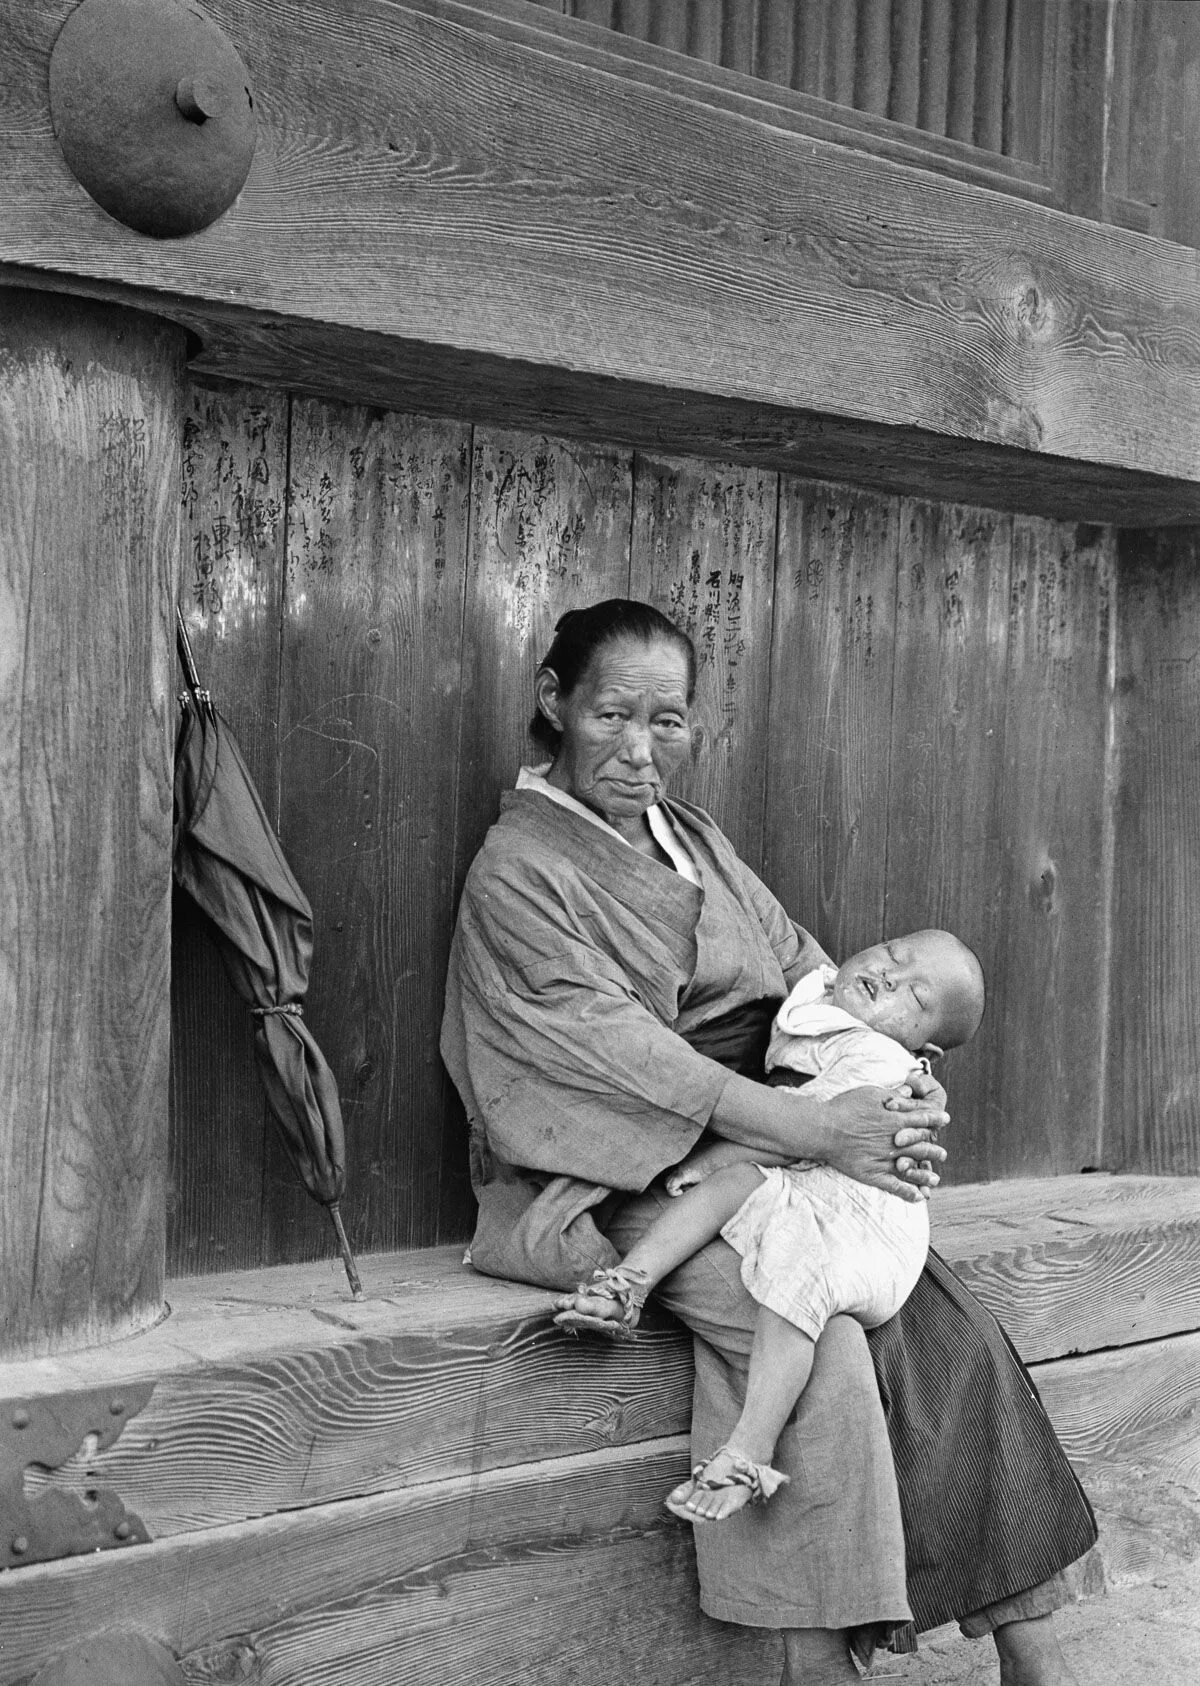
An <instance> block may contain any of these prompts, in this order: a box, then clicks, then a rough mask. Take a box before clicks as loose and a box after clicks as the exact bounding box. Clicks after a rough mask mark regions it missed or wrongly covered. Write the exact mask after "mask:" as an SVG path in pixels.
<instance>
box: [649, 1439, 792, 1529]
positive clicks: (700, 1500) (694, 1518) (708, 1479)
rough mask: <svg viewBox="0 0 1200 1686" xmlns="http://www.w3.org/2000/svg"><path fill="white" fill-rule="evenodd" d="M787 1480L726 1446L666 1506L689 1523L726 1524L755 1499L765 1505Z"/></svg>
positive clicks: (675, 1491)
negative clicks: (725, 1522)
mask: <svg viewBox="0 0 1200 1686" xmlns="http://www.w3.org/2000/svg"><path fill="white" fill-rule="evenodd" d="M787 1479H788V1478H787V1476H786V1475H780V1473H779V1471H778V1470H777V1469H772V1468H771V1466H770V1464H756V1463H755V1462H754V1461H753V1460H752V1459H750V1458H747V1457H745V1456H744V1455H743V1454H742V1453H741V1452H739V1451H737V1449H736V1448H735V1447H733V1446H722V1447H721V1449H720V1451H718V1452H714V1453H713V1455H712V1457H711V1458H709V1460H708V1462H707V1463H705V1464H697V1465H696V1467H695V1469H694V1470H693V1471H692V1473H691V1476H690V1478H689V1479H688V1480H687V1481H683V1482H681V1483H680V1484H679V1486H678V1487H675V1488H673V1489H672V1490H671V1492H669V1493H668V1494H667V1498H666V1506H667V1509H668V1510H669V1511H670V1512H671V1513H672V1515H674V1516H681V1517H682V1518H683V1520H684V1521H685V1522H723V1521H724V1520H725V1518H726V1517H727V1516H733V1515H734V1513H735V1512H736V1511H739V1510H741V1509H742V1508H743V1506H745V1505H748V1504H749V1503H750V1501H751V1500H752V1499H754V1500H757V1501H758V1502H759V1503H763V1502H765V1501H766V1500H767V1499H769V1498H770V1497H771V1494H772V1493H774V1492H776V1491H777V1490H778V1489H779V1488H780V1487H782V1486H783V1484H784V1482H785V1481H786V1480H787Z"/></svg>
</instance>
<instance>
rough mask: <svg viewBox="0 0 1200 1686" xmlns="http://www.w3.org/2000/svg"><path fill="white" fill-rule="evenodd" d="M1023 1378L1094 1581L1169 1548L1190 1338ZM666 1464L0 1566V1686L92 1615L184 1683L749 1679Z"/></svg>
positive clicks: (751, 1684)
mask: <svg viewBox="0 0 1200 1686" xmlns="http://www.w3.org/2000/svg"><path fill="white" fill-rule="evenodd" d="M1035 1376H1036V1379H1037V1382H1038V1385H1039V1387H1040V1389H1041V1392H1042V1395H1043V1398H1044V1399H1045V1401H1046V1404H1047V1407H1048V1409H1049V1411H1050V1414H1051V1417H1052V1419H1053V1420H1054V1423H1055V1426H1056V1428H1057V1429H1058V1431H1059V1434H1060V1435H1061V1437H1062V1438H1063V1441H1064V1444H1065V1446H1066V1448H1067V1450H1068V1452H1069V1454H1070V1455H1071V1456H1072V1458H1073V1459H1075V1460H1076V1462H1077V1463H1079V1464H1080V1465H1081V1466H1082V1467H1083V1468H1084V1469H1085V1471H1086V1473H1087V1476H1088V1479H1089V1481H1090V1482H1092V1483H1094V1484H1095V1486H1096V1489H1097V1492H1098V1494H1099V1495H1100V1497H1101V1499H1102V1504H1101V1520H1102V1522H1103V1523H1104V1525H1105V1532H1104V1535H1103V1537H1102V1546H1101V1551H1102V1555H1103V1558H1104V1564H1105V1568H1106V1570H1107V1571H1108V1572H1109V1573H1113V1574H1114V1578H1116V1579H1119V1580H1120V1579H1132V1578H1145V1577H1146V1576H1148V1575H1150V1574H1153V1573H1155V1572H1156V1571H1157V1570H1158V1569H1159V1567H1160V1565H1161V1563H1162V1562H1163V1561H1164V1560H1169V1558H1170V1557H1171V1556H1176V1557H1179V1556H1185V1557H1186V1556H1190V1554H1191V1551H1192V1549H1193V1546H1194V1531H1195V1516H1196V1495H1197V1493H1198V1492H1200V1483H1198V1474H1200V1464H1198V1461H1197V1456H1196V1449H1195V1445H1194V1437H1192V1436H1186V1437H1185V1435H1184V1434H1183V1433H1181V1430H1186V1427H1187V1423H1188V1421H1189V1419H1190V1415H1191V1409H1192V1401H1193V1400H1194V1398H1195V1392H1196V1388H1197V1385H1198V1384H1200V1336H1196V1335H1191V1336H1184V1337H1182V1338H1178V1339H1175V1340H1170V1341H1163V1342H1157V1343H1151V1344H1149V1345H1146V1346H1139V1347H1136V1348H1133V1349H1130V1350H1129V1351H1127V1352H1123V1353H1120V1352H1119V1353H1099V1354H1095V1355H1093V1356H1091V1357H1089V1358H1082V1359H1069V1360H1060V1361H1057V1362H1055V1363H1052V1364H1047V1365H1042V1366H1038V1367H1037V1369H1036V1370H1035ZM687 1460H688V1450H687V1442H686V1440H685V1439H684V1438H683V1437H682V1436H677V1437H672V1438H666V1439H657V1440H651V1441H649V1442H646V1443H644V1444H642V1445H639V1446H636V1447H633V1448H610V1449H607V1450H601V1451H596V1452H591V1453H587V1454H584V1455H581V1456H576V1457H565V1458H550V1459H541V1460H538V1461H534V1462H529V1463H525V1464H522V1465H520V1466H519V1467H516V1468H512V1469H507V1470H492V1471H485V1472H482V1473H472V1474H466V1475H463V1476H461V1477H459V1478H457V1479H454V1480H448V1481H440V1482H433V1483H426V1484H423V1485H421V1486H418V1487H416V1488H414V1489H411V1490H409V1491H402V1492H391V1493H381V1494H376V1495H368V1496H357V1497H348V1498H347V1499H346V1500H345V1501H344V1502H341V1503H335V1504H328V1503H326V1504H320V1503H314V1504H312V1505H310V1506H309V1507H307V1508H303V1509H295V1510H290V1511H289V1512H287V1513H286V1514H282V1515H277V1516H273V1517H269V1518H258V1519H252V1520H247V1521H242V1522H238V1523H234V1524H232V1525H229V1526H225V1527H216V1528H212V1529H210V1530H209V1531H208V1532H207V1533H205V1534H204V1535H203V1536H202V1537H197V1536H195V1535H190V1536H188V1537H186V1538H176V1539H165V1540H159V1541H156V1542H153V1543H151V1544H148V1545H142V1546H137V1547H134V1548H132V1549H130V1550H128V1551H126V1552H122V1553H107V1554H100V1555H95V1556H90V1557H86V1558H80V1559H77V1560H75V1561H72V1562H59V1563H47V1564H35V1565H32V1566H30V1567H29V1568H23V1569H18V1570H15V1571H12V1572H10V1573H8V1574H6V1575H4V1576H0V1631H3V1633H4V1645H3V1647H2V1648H0V1686H18V1683H20V1682H23V1681H25V1680H27V1679H28V1678H29V1676H30V1674H31V1673H32V1672H33V1670H34V1669H35V1668H36V1667H37V1666H38V1665H39V1664H40V1663H41V1662H43V1661H44V1660H45V1659H46V1658H47V1657H48V1656H49V1655H51V1654H53V1653H54V1652H55V1651H57V1650H59V1649H61V1648H63V1647H66V1646H70V1645H72V1644H76V1643H78V1642H80V1641H81V1640H83V1639H85V1638H87V1637H88V1636H89V1635H90V1634H92V1633H94V1632H96V1631H97V1630H98V1629H100V1628H103V1627H105V1626H107V1625H110V1623H111V1620H112V1613H113V1612H114V1611H119V1612H120V1621H121V1626H122V1628H123V1629H124V1630H126V1631H133V1632H138V1633H142V1634H145V1635H146V1636H148V1637H151V1638H154V1639H156V1640H158V1641H161V1642H162V1643H164V1644H166V1645H167V1646H168V1647H169V1648H170V1649H171V1650H172V1651H173V1652H175V1653H176V1655H178V1656H181V1657H182V1658H183V1659H184V1662H185V1665H186V1672H187V1674H188V1677H189V1679H191V1680H197V1681H206V1680H209V1681H214V1682H217V1681H228V1680H236V1679H246V1678H260V1677H261V1678H264V1679H271V1680H280V1681H292V1680H304V1681H306V1682H311V1683H313V1686H321V1683H324V1682H327V1681H328V1682H333V1681H336V1682H338V1686H379V1683H380V1682H381V1681H387V1682H388V1683H389V1686H392V1683H409V1686H417V1683H418V1682H424V1681H431V1680H447V1679H481V1680H485V1681H495V1682H499V1681H506V1680H511V1679H515V1678H518V1677H519V1678H521V1679H522V1680H525V1679H528V1680H531V1681H534V1682H539V1683H543V1686H559V1682H561V1681H563V1680H571V1681H574V1682H578V1683H579V1686H607V1683H608V1682H610V1681H612V1680H614V1679H617V1680H627V1681H630V1682H633V1681H649V1680H652V1681H653V1682H654V1686H686V1683H690V1682H692V1681H694V1680H696V1679H699V1678H706V1679H720V1680H722V1681H729V1682H730V1683H731V1686H757V1682H759V1681H761V1680H763V1679H768V1678H773V1676H772V1675H771V1673H770V1671H769V1667H768V1664H769V1663H771V1662H772V1661H773V1650H772V1647H773V1644H774V1643H775V1641H774V1640H772V1639H771V1638H769V1637H768V1636H767V1635H766V1634H765V1633H763V1632H756V1631H755V1630H747V1629H739V1628H736V1627H733V1626H730V1625H727V1624H723V1623H721V1624H718V1623H711V1622H709V1621H708V1620H707V1619H705V1618H703V1617H701V1616H699V1615H698V1614H697V1612H696V1608H695V1596H696V1589H695V1571H694V1564H693V1558H692V1548H691V1542H690V1538H689V1531H688V1530H687V1528H686V1527H684V1526H682V1525H680V1524H677V1523H676V1522H674V1520H673V1519H671V1518H670V1517H668V1516H666V1515H664V1512H663V1510H662V1498H663V1495H664V1494H665V1492H666V1491H667V1490H668V1489H669V1488H670V1486H671V1485H672V1484H673V1483H674V1482H675V1481H676V1480H678V1479H679V1477H680V1476H681V1475H682V1474H683V1473H684V1472H685V1471H686V1468H687ZM1147 1472H1149V1474H1150V1475H1151V1477H1152V1480H1153V1483H1154V1493H1155V1496H1156V1497H1158V1496H1165V1497H1166V1498H1167V1500H1168V1501H1169V1502H1168V1503H1167V1507H1166V1509H1165V1510H1164V1511H1163V1512H1162V1513H1161V1514H1158V1515H1155V1516H1148V1515H1146V1514H1145V1513H1144V1508H1139V1491H1142V1492H1144V1478H1145V1475H1146V1473H1147ZM649 1584H653V1587H654V1592H655V1596H654V1598H653V1599H647V1597H646V1593H645V1589H646V1586H647V1585H649ZM648 1656H652V1657H653V1670H652V1672H649V1671H647V1669H646V1658H647V1657H648ZM775 1667H776V1669H777V1667H778V1664H777V1661H775ZM756 1671H757V1672H756Z"/></svg>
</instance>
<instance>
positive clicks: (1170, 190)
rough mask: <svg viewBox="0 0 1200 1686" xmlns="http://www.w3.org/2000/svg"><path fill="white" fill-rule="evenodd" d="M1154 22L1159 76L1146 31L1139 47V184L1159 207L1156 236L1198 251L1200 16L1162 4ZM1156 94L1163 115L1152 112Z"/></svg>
mask: <svg viewBox="0 0 1200 1686" xmlns="http://www.w3.org/2000/svg"><path fill="white" fill-rule="evenodd" d="M1139 21H1140V20H1139ZM1153 21H1154V23H1156V24H1157V26H1158V31H1159V51H1160V54H1161V57H1160V58H1159V59H1158V63H1157V70H1155V68H1154V64H1155V61H1154V57H1153V55H1152V52H1151V50H1150V41H1149V40H1148V39H1147V36H1148V35H1149V33H1150V32H1149V29H1146V28H1145V26H1143V28H1144V33H1141V34H1140V35H1139V41H1138V47H1139V53H1138V59H1137V65H1138V70H1137V80H1136V83H1135V87H1136V90H1137V93H1138V96H1139V98H1138V105H1137V107H1136V108H1135V112H1134V159H1135V160H1136V166H1137V167H1136V177H1135V179H1136V181H1137V183H1138V188H1139V193H1140V194H1141V195H1142V196H1144V197H1145V198H1147V199H1155V198H1157V199H1158V200H1159V201H1160V211H1159V216H1158V218H1157V220H1156V224H1155V227H1156V231H1157V232H1161V233H1162V234H1163V236H1164V237H1165V238H1166V239H1168V240H1178V241H1179V242H1180V243H1181V244H1183V245H1186V246H1200V171H1198V170H1196V169H1195V168H1194V161H1195V159H1196V157H1197V155H1198V154H1200V11H1197V9H1196V7H1194V6H1175V5H1166V4H1161V5H1158V6H1156V7H1155V8H1154V19H1153ZM1147 76H1149V77H1150V82H1149V84H1147V80H1146V78H1147ZM1156 91H1157V92H1158V95H1159V100H1160V101H1161V104H1162V106H1163V110H1162V112H1161V114H1157V113H1155V112H1154V110H1153V107H1154V104H1155V103H1156V101H1155V93H1156ZM1147 106H1149V108H1150V109H1149V111H1147V110H1146V107H1147ZM1156 166H1157V167H1156Z"/></svg>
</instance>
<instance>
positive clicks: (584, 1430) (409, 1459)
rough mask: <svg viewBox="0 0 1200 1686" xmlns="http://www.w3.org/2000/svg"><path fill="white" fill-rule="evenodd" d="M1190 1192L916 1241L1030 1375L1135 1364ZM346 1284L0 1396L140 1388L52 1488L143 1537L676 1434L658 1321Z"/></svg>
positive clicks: (402, 1268)
mask: <svg viewBox="0 0 1200 1686" xmlns="http://www.w3.org/2000/svg"><path fill="white" fill-rule="evenodd" d="M1198 1190H1200V1183H1198V1182H1197V1180H1196V1179H1184V1180H1175V1179H1165V1180H1164V1179H1153V1178H1125V1177H1121V1178H1116V1177H1112V1178H1110V1177H1096V1176H1092V1177H1068V1178H1058V1179H1046V1180H1043V1181H1040V1182H1038V1181H1031V1182H1013V1183H1002V1184H989V1185H982V1186H978V1187H974V1188H962V1189H945V1190H942V1191H940V1192H939V1194H938V1196H937V1199H936V1201H935V1203H934V1211H933V1219H934V1243H935V1245H936V1246H937V1247H938V1249H939V1250H940V1251H941V1252H942V1253H943V1255H944V1256H945V1257H946V1258H948V1259H949V1260H950V1262H951V1263H952V1264H953V1265H954V1266H955V1268H956V1269H959V1270H960V1271H961V1273H962V1275H963V1278H964V1280H965V1281H966V1282H967V1283H968V1285H969V1286H971V1287H972V1288H973V1289H974V1290H975V1291H976V1292H978V1293H979V1295H980V1297H981V1298H982V1299H983V1301H984V1303H985V1304H987V1305H988V1306H989V1307H990V1308H991V1309H992V1310H993V1311H995V1312H996V1313H997V1315H999V1316H1000V1317H1001V1319H1002V1320H1003V1321H1004V1322H1005V1323H1006V1325H1007V1326H1008V1327H1009V1328H1010V1329H1011V1332H1012V1333H1013V1335H1014V1338H1015V1340H1016V1342H1017V1345H1018V1347H1019V1349H1020V1350H1021V1352H1022V1353H1023V1355H1024V1356H1025V1357H1026V1359H1027V1360H1029V1361H1031V1362H1037V1363H1039V1364H1042V1363H1044V1361H1045V1360H1047V1359H1059V1358H1061V1357H1062V1356H1063V1355H1064V1354H1067V1353H1071V1352H1076V1351H1081V1350H1094V1349H1095V1348H1097V1347H1101V1346H1104V1345H1106V1344H1109V1343H1122V1342H1127V1341H1131V1340H1132V1341H1139V1342H1141V1343H1143V1344H1142V1345H1141V1346H1139V1347H1138V1348H1137V1350H1138V1351H1139V1352H1143V1351H1146V1350H1148V1346H1147V1343H1148V1342H1149V1341H1150V1340H1151V1339H1153V1338H1155V1337H1157V1336H1161V1335H1178V1334H1179V1333H1180V1332H1181V1331H1191V1330H1194V1329H1196V1328H1197V1327H1200V1290H1197V1288H1196V1282H1197V1279H1198V1277H1197V1270H1196V1264H1197V1257H1198V1255H1200V1219H1198V1218H1197V1217H1196V1215H1195V1214H1196V1211H1197V1209H1198V1202H1200V1195H1198ZM364 1278H365V1286H366V1290H367V1297H366V1298H365V1299H364V1300H363V1301H362V1302H361V1303H359V1304H354V1303H351V1302H350V1301H349V1300H348V1298H347V1296H346V1292H345V1287H344V1283H342V1284H339V1281H338V1277H337V1275H336V1274H335V1267H334V1266H333V1265H330V1264H326V1265H306V1266H299V1265H293V1266H280V1267H276V1268H274V1269H271V1270H266V1271H260V1272H240V1273H237V1272H235V1273H230V1274H227V1275H224V1276H210V1277H203V1278H192V1279H187V1280H181V1281H177V1282H173V1283H171V1284H170V1285H169V1290H168V1294H169V1299H170V1301H171V1305H172V1315H171V1317H170V1318H169V1319H168V1320H167V1321H166V1322H164V1323H162V1324H161V1325H159V1326H158V1327H157V1328H156V1329H154V1330H152V1331H150V1332H149V1333H148V1334H146V1335H145V1336H143V1337H142V1338H141V1339H140V1340H139V1341H137V1342H135V1343H130V1342H126V1343H118V1344H117V1345H114V1346H111V1347H109V1348H107V1349H106V1350H104V1351H102V1352H98V1353H91V1354H87V1355H79V1356H76V1357H72V1356H65V1357H62V1358H57V1359H54V1360H43V1361H40V1362H37V1363H32V1362H31V1363H26V1364H17V1363H13V1364H9V1365H6V1366H5V1367H4V1368H3V1370H0V1399H3V1401H4V1406H5V1408H6V1409H7V1410H9V1411H11V1410H12V1409H13V1408H14V1407H15V1406H17V1405H20V1404H26V1405H28V1403H29V1402H31V1401H34V1400H38V1399H42V1400H44V1399H46V1398H47V1397H48V1396H53V1395H55V1394H61V1393H71V1392H77V1391H87V1390H90V1389H95V1388H97V1387H100V1388H104V1387H112V1388H114V1389H119V1388H121V1387H125V1388H128V1387H130V1386H131V1385H132V1384H133V1383H134V1382H138V1383H140V1384H142V1383H147V1382H149V1383H153V1393H152V1394H151V1396H150V1398H149V1402H148V1403H147V1404H146V1406H145V1408H144V1409H143V1410H142V1411H141V1412H140V1413H139V1414H138V1415H136V1416H134V1417H132V1418H131V1420H130V1421H129V1422H128V1423H127V1425H126V1427H125V1428H124V1430H123V1431H122V1433H121V1434H120V1436H119V1437H118V1438H117V1439H116V1440H115V1442H114V1443H113V1444H112V1445H111V1446H109V1447H107V1448H106V1449H105V1450H103V1451H95V1450H92V1451H89V1450H88V1449H87V1448H85V1449H83V1451H82V1452H81V1453H80V1455H79V1456H78V1457H77V1458H76V1459H74V1460H72V1462H71V1463H70V1464H69V1466H67V1467H65V1468H63V1469H62V1470H59V1471H57V1472H56V1473H55V1475H54V1477H53V1480H54V1483H55V1485H56V1486H57V1487H59V1488H60V1489H62V1490H64V1491H67V1492H74V1493H77V1494H80V1495H82V1494H84V1493H86V1491H87V1490H88V1489H89V1487H91V1486H102V1487H104V1488H106V1489H111V1490H112V1491H113V1492H115V1493H116V1494H117V1495H119V1497H120V1499H121V1501H122V1502H123V1503H124V1504H125V1506H126V1507H127V1508H128V1509H130V1510H132V1511H134V1512H135V1513H136V1514H137V1515H139V1516H140V1517H141V1518H142V1519H143V1521H144V1522H145V1524H146V1526H147V1528H148V1529H149V1531H150V1533H151V1534H152V1535H153V1536H154V1537H156V1538H158V1539H165V1538H167V1537H169V1536H176V1535H189V1536H193V1537H194V1536H196V1535H201V1534H206V1533H208V1532H209V1531H211V1530H216V1531H217V1532H218V1533H220V1532H221V1531H222V1530H224V1529H226V1528H227V1527H228V1526H230V1525H234V1524H237V1523H239V1522H240V1521H242V1520H243V1519H245V1518H246V1517H251V1516H262V1517H266V1516H273V1515H276V1514H279V1513H283V1512H288V1511H296V1510H302V1509H304V1508H306V1507H311V1506H330V1505H340V1504H342V1503H343V1502H346V1501H350V1500H353V1499H354V1498H355V1497H356V1496H357V1495H362V1494H369V1493H388V1492H393V1491H399V1490H402V1489H403V1490H410V1489H411V1490H413V1491H416V1492H419V1491H431V1490H433V1489H434V1488H435V1487H437V1486H439V1485H440V1484H444V1483H446V1482H448V1481H453V1480H457V1479H459V1478H460V1477H461V1478H471V1477H481V1476H482V1474H483V1472H485V1471H488V1470H496V1469H501V1468H508V1467H512V1466H515V1465H519V1464H524V1463H528V1462H530V1461H532V1460H536V1459H540V1458H570V1457H574V1456H578V1455H583V1454H590V1453H594V1452H603V1451H605V1450H606V1449H612V1448H620V1447H626V1448H629V1447H636V1446H640V1445H642V1444H643V1443H645V1442H647V1441H653V1440H656V1439H659V1438H661V1437H664V1436H668V1437H669V1436H674V1435H679V1434H682V1433H683V1432H684V1431H685V1430H686V1426H687V1422H688V1417H689V1413H690V1393H691V1351H690V1345H689V1343H688V1341H687V1339H686V1338H685V1337H684V1336H683V1334H682V1333H681V1332H680V1331H679V1330H677V1329H676V1328H674V1327H669V1326H668V1325H667V1324H666V1322H665V1320H662V1319H660V1318H659V1317H658V1316H657V1314H654V1313H653V1312H652V1313H651V1317H650V1321H649V1324H648V1325H647V1333H646V1334H645V1336H644V1337H643V1338H640V1339H639V1340H638V1341H637V1342H636V1343H634V1344H633V1345H631V1346H630V1347H628V1348H624V1347H614V1346H610V1345H608V1344H607V1343H599V1342H590V1341H572V1340H569V1339H567V1338H565V1337H563V1336H562V1335H561V1334H560V1333H559V1332H558V1331H557V1330H554V1329H553V1328H552V1327H551V1325H550V1323H549V1295H547V1294H546V1293H545V1292H544V1291H542V1290H538V1289H534V1288H527V1287H522V1286H519V1285H517V1284H513V1283H506V1282H498V1281H493V1280H489V1279H487V1278H483V1277H478V1276H474V1275H472V1274H471V1273H470V1272H469V1271H468V1270H466V1269H464V1268H463V1266H462V1265H461V1262H460V1257H459V1253H458V1251H457V1250H456V1249H453V1248H443V1249H433V1250H424V1251H420V1252H416V1253H408V1254H394V1255H390V1256H389V1255H379V1256H376V1257H374V1258H370V1259H367V1260H365V1261H364ZM1040 1373H1041V1372H1040V1371H1039V1374H1040ZM1088 1455H1091V1454H1090V1452H1089V1454H1088Z"/></svg>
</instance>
